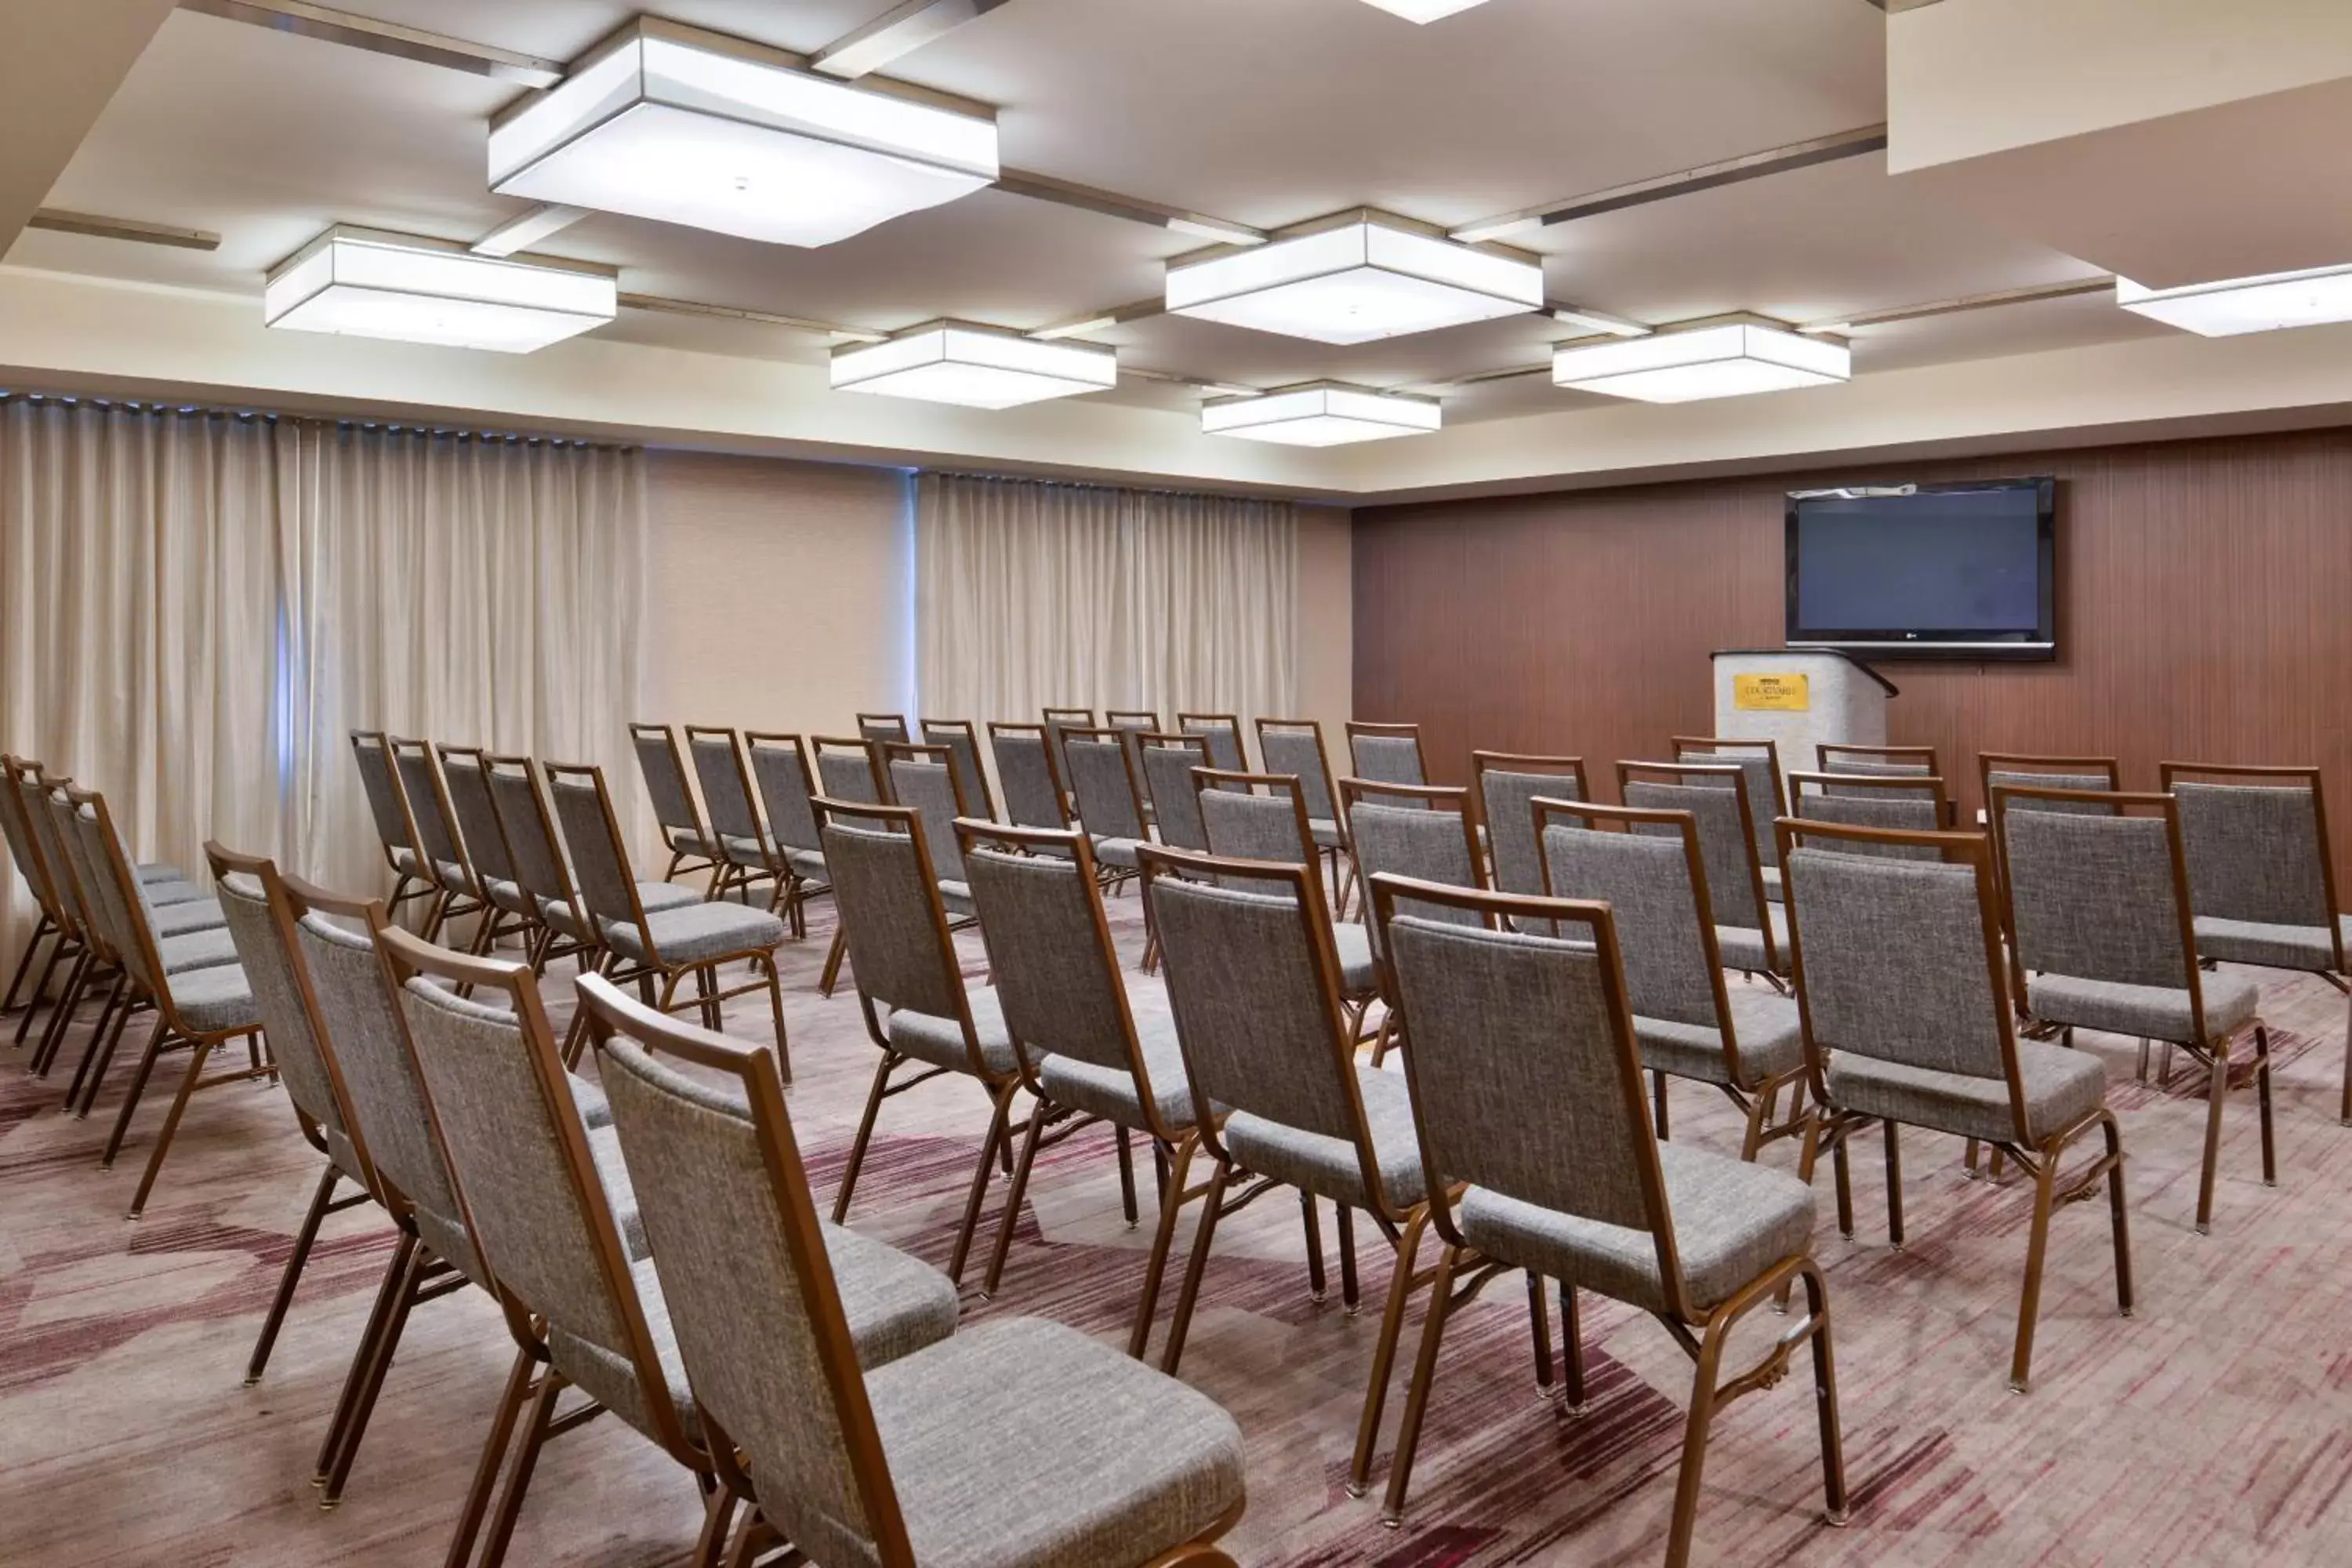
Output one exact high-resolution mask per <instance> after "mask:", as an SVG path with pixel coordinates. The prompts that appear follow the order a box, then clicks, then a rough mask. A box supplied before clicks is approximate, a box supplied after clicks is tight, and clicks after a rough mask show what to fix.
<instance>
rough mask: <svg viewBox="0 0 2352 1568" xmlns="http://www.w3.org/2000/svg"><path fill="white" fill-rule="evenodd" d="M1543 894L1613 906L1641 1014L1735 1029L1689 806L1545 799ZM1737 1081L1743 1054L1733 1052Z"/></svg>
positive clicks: (1632, 1003) (1628, 999) (1627, 983)
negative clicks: (1671, 807) (1663, 807)
mask: <svg viewBox="0 0 2352 1568" xmlns="http://www.w3.org/2000/svg"><path fill="white" fill-rule="evenodd" d="M1530 816H1531V817H1534V818H1537V819H1539V820H1540V822H1541V825H1542V826H1541V833H1542V840H1541V841H1542V844H1543V850H1544V896H1545V897H1547V898H1555V899H1576V900H1583V901H1585V902H1588V903H1601V904H1606V905H1608V906H1609V908H1610V910H1611V912H1612V916H1613V917H1614V920H1615V922H1616V931H1617V951H1618V957H1619V963H1620V965H1621V972H1622V975H1623V977H1624V987H1625V1005H1626V1006H1627V1007H1628V1008H1629V1009H1631V1010H1632V1011H1633V1014H1634V1015H1635V1016H1638V1017H1643V1018H1656V1019H1658V1020H1660V1021H1662V1022H1664V1023H1669V1024H1695V1025H1696V1026H1699V1027H1701V1028H1707V1029H1719V1030H1722V1031H1724V1032H1725V1033H1727V1034H1728V1033H1729V1032H1730V1019H1731V998H1730V996H1729V994H1728V993H1727V991H1726V989H1725V986H1724V980H1723V956H1722V953H1721V952H1720V950H1719V949H1718V948H1717V945H1716V938H1715V921H1716V914H1715V903H1714V900H1713V899H1712V898H1711V897H1710V895H1709V884H1708V881H1707V876H1706V858H1705V856H1704V855H1703V854H1702V853H1701V850H1700V847H1699V830H1698V819H1697V818H1696V817H1695V816H1692V815H1691V814H1690V813H1689V812H1687V811H1671V810H1658V809H1654V808H1644V807H1642V806H1633V805H1592V804H1591V803H1587V802H1577V801H1546V802H1544V803H1543V804H1542V805H1538V806H1536V807H1535V808H1534V810H1533V812H1532V813H1531V814H1530ZM1730 1065H1731V1067H1732V1068H1733V1069H1734V1070H1733V1073H1732V1080H1733V1081H1734V1082H1738V1079H1739V1074H1738V1057H1737V1055H1736V1054H1734V1055H1733V1056H1732V1057H1731V1058H1730Z"/></svg>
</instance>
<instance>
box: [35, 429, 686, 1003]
mask: <svg viewBox="0 0 2352 1568" xmlns="http://www.w3.org/2000/svg"><path fill="white" fill-rule="evenodd" d="M645 531H646V525H645V500H644V474H643V461H642V457H641V454H639V453H637V452H636V451H635V450H621V449H613V448H606V447H587V446H582V445H578V444H575V443H562V442H548V441H525V440H519V439H513V438H509V437H494V436H475V435H463V434H451V433H446V432H430V431H421V430H416V429H413V428H391V427H385V426H353V425H337V424H325V423H315V422H310V421H301V420H292V419H268V418H260V417H255V416H239V415H231V414H223V413H216V412H210V411H204V410H178V409H161V408H153V407H132V406H128V405H120V404H116V405H105V404H100V403H95V402H91V401H88V400H84V401H80V402H67V401H64V400H61V399H55V398H10V399H5V400H0V750H5V751H8V752H16V753H18V754H20V755H24V756H29V757H37V758H38V759H39V760H40V761H42V762H43V763H46V764H47V766H48V767H49V769H50V770H51V771H52V772H55V773H64V774H70V775H72V776H74V777H75V778H77V779H79V780H81V781H83V782H84V783H86V784H88V785H89V786H90V787H92V788H96V789H99V790H100V791H102V792H103V793H104V794H105V795H106V796H107V799H108V802H109V805H110V807H111V808H112V810H113V812H114V814H115V816H116V817H117V820H118V821H119V822H120V824H121V826H122V828H123V830H124V832H125V834H126V836H128V837H131V840H132V842H133V847H135V848H136V849H137V850H138V851H139V852H140V853H141V854H142V855H144V856H148V857H151V858H163V859H170V860H173V861H175V862H177V863H178V864H180V865H182V866H184V867H187V868H190V869H192V870H194V869H195V868H197V867H199V866H200V864H201V862H202V859H203V846H204V843H205V840H206V839H207V838H217V839H219V840H220V841H221V842H223V843H225V844H229V845H233V846H236V847H241V848H247V849H252V850H256V851H259V852H265V853H268V854H271V855H273V856H276V857H277V858H278V859H279V860H280V861H281V863H283V864H286V865H288V866H289V867H292V868H299V869H300V870H302V871H303V872H304V873H305V874H307V875H310V876H311V877H313V878H316V879H322V880H324V881H326V882H328V883H330V884H331V885H336V886H342V887H349V888H352V889H364V890H373V889H377V888H378V886H379V884H380V883H381V882H382V880H383V876H384V872H383V859H382V856H381V852H380V851H379V850H377V849H376V848H375V847H374V841H373V833H372V830H371V828H370V826H369V822H368V817H367V815H366V808H365V805H364V802H363V800H362V796H361V795H360V792H359V788H358V781H357V777H356V774H355V773H354V772H353V765H352V757H351V750H350V746H349V743H348V741H347V738H346V737H347V734H348V731H351V730H352V729H353V728H366V729H388V730H391V731H394V733H399V734H410V735H421V736H425V737H426V738H429V739H432V740H436V741H450V742H475V743H480V744H485V745H489V746H492V747H496V748H499V749H503V750H511V751H516V752H530V753H532V754H536V755H541V756H550V757H560V758H563V759H566V760H586V761H602V762H605V763H607V764H608V772H609V773H610V776H611V777H612V780H613V783H614V785H615V786H616V788H617V789H618V790H620V791H621V792H623V798H624V799H625V800H629V799H633V798H634V793H635V791H634V785H635V775H634V769H633V768H631V767H630V766H628V765H627V752H626V746H625V734H624V733H623V725H622V721H623V719H624V718H625V716H626V715H627V714H628V713H629V712H630V711H632V710H633V709H634V705H635V700H636V683H637V679H638V670H639V668H640V664H641V658H640V653H641V650H640V647H639V640H640V633H639V623H640V607H639V606H640V605H641V602H642V597H643V592H644V589H643V584H644V572H643V564H644V563H643V557H644V552H645ZM31 917H32V906H31V903H30V900H28V899H27V898H26V895H25V892H24V889H23V888H22V886H21V885H20V884H18V883H17V882H16V879H14V877H13V876H12V877H9V878H7V879H5V886H0V962H5V961H12V960H13V955H14V953H15V952H16V948H17V946H18V945H19V944H20V943H21V942H22V941H23V940H24V938H25V936H26V934H27V933H28V932H29V931H30V929H31Z"/></svg>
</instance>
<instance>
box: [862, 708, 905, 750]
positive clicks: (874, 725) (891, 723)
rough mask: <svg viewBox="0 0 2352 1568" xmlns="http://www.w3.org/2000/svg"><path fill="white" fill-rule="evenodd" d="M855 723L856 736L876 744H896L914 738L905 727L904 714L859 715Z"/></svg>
mask: <svg viewBox="0 0 2352 1568" xmlns="http://www.w3.org/2000/svg"><path fill="white" fill-rule="evenodd" d="M856 721H857V733H858V736H859V737H860V738H861V739H863V740H867V741H872V742H876V743H877V744H881V745H888V744H896V743H899V742H907V741H911V740H913V739H914V738H915V732H914V731H912V730H910V729H908V727H907V716H906V715H905V714H904V713H860V714H858V715H857V716H856Z"/></svg>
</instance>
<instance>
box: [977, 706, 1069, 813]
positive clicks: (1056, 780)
mask: <svg viewBox="0 0 2352 1568" xmlns="http://www.w3.org/2000/svg"><path fill="white" fill-rule="evenodd" d="M988 749H989V750H990V752H992V753H993V754H994V755H995V758H996V782H997V783H998V784H1000V785H1002V786H1003V793H1004V816H1005V819H1006V820H1007V821H1009V822H1011V823H1012V824H1013V826H1016V827H1050V828H1054V829H1055V830H1060V829H1063V828H1066V827H1068V826H1070V798H1069V795H1068V793H1067V792H1066V790H1065V789H1064V788H1063V786H1062V763H1061V758H1060V757H1059V755H1058V754H1057V752H1058V748H1057V747H1056V746H1055V741H1054V731H1052V730H1050V729H1048V728H1047V727H1046V726H1045V725H1043V724H1018V723H1005V722H1002V721H997V720H991V721H989V725H988Z"/></svg>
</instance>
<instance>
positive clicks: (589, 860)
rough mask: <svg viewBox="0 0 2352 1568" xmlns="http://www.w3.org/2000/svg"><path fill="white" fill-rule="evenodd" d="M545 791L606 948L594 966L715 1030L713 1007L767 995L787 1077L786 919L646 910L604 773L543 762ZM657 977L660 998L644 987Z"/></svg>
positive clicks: (708, 910)
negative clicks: (782, 962) (741, 970)
mask: <svg viewBox="0 0 2352 1568" xmlns="http://www.w3.org/2000/svg"><path fill="white" fill-rule="evenodd" d="M545 773H546V774H547V790H548V795H549V797H550V798H551V801H552V803H553V805H554V807H555V815H556V819H557V820H558V821H560V822H561V823H562V825H563V841H564V843H565V844H567V845H569V846H570V847H571V850H572V866H573V868H575V870H576V872H577V874H578V878H579V885H580V901H581V903H582V905H583V908H584V909H585V910H586V912H587V916H588V923H589V929H590V930H592V931H593V932H594V933H595V937H596V942H597V945H598V946H599V948H600V949H601V950H602V952H603V954H604V962H603V963H601V964H599V965H598V966H597V968H598V972H599V973H603V974H604V975H606V976H608V977H610V978H612V979H614V980H635V981H636V982H638V983H639V984H640V985H641V986H643V987H645V988H646V989H647V991H648V994H647V997H646V1000H648V1001H649V1002H652V1003H653V1005H655V1006H656V1007H658V1008H660V1009H661V1010H662V1011H663V1012H665V1013H667V1012H669V1011H671V1010H672V1009H673V1008H677V1007H688V1006H694V1007H699V1008H700V1009H701V1012H702V1020H703V1023H704V1024H705V1025H706V1026H709V1027H710V1028H714V1029H715V1028H718V1027H719V1020H720V1017H721V1013H720V1009H721V1008H722V1007H723V1006H724V1005H725V1004H726V1003H727V1002H728V1001H729V1000H730V999H731V998H733V997H737V996H748V995H751V994H754V993H757V992H764V993H766V994H767V998H768V1012H769V1016H770V1017H771V1018H772V1021H773V1023H774V1026H775V1031H776V1057H777V1059H778V1060H779V1061H781V1062H782V1063H783V1067H784V1076H785V1078H787V1079H790V1078H791V1077H792V1070H793V1065H792V1064H793V1058H792V1051H791V1049H790V1047H788V1046H787V1045H786V1044H785V1041H784V993H783V985H782V981H781V980H780V979H779V978H778V976H777V973H776V949H777V948H779V947H782V945H783V942H784V922H783V921H781V920H779V919H778V918H776V916H774V915H772V914H771V913H770V912H769V911H767V910H755V909H750V908H747V907H745V906H744V905H741V904H735V903H727V902H722V901H718V900H710V901H705V902H698V903H692V904H681V905H679V906H677V908H675V909H667V910H647V909H646V905H645V899H644V895H643V894H642V893H640V892H639V890H638V887H637V879H636V874H635V872H634V871H632V870H631V869H630V868H629V849H628V845H627V843H626V841H625V840H624V839H623V838H622V837H621V824H620V820H619V819H618V818H617V817H615V816H614V815H613V802H612V798H611V796H610V795H608V794H607V793H606V792H605V788H604V770H603V769H602V768H597V767H583V766H578V765H574V764H565V763H547V764H545ZM729 963H743V964H748V965H750V966H751V971H752V974H753V978H752V979H751V980H749V981H747V982H745V983H744V984H740V985H736V986H732V987H727V986H725V985H724V983H723V982H722V981H721V979H720V977H719V967H720V966H721V965H722V964H729ZM688 975H692V976H693V977H694V982H695V994H694V995H692V996H691V997H688V998H684V999H680V998H679V997H678V994H677V988H678V983H679V982H680V981H682V980H684V979H686V978H687V977H688ZM656 984H658V986H659V988H660V994H659V995H658V997H656V996H654V995H653V994H651V988H652V987H653V986H655V985H656Z"/></svg>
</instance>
